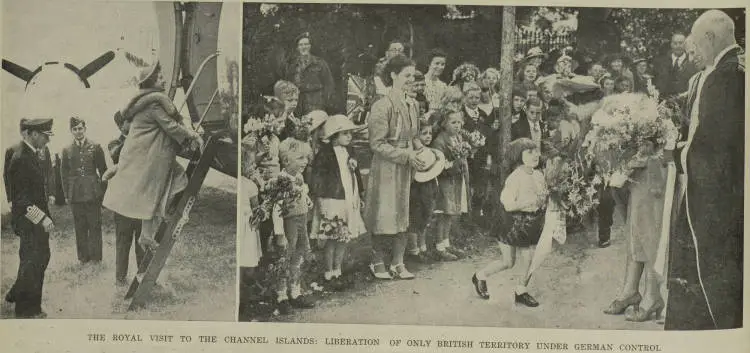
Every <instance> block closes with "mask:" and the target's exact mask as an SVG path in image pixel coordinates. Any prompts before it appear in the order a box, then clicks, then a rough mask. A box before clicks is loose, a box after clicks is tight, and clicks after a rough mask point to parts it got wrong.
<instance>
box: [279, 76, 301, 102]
mask: <svg viewBox="0 0 750 353" xmlns="http://www.w3.org/2000/svg"><path fill="white" fill-rule="evenodd" d="M273 95H274V96H276V98H278V99H281V100H284V99H286V98H287V97H295V96H299V88H297V86H296V85H295V84H294V83H291V82H289V81H284V80H279V81H276V84H274V85H273Z"/></svg>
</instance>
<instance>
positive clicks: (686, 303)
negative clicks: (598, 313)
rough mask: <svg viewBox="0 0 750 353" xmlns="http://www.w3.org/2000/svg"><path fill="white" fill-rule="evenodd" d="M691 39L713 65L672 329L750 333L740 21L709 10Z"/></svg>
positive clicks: (697, 127) (675, 272) (685, 160)
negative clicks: (745, 319)
mask: <svg viewBox="0 0 750 353" xmlns="http://www.w3.org/2000/svg"><path fill="white" fill-rule="evenodd" d="M690 38H691V40H692V41H693V42H694V43H695V48H696V51H697V54H698V56H699V57H701V58H702V59H703V61H705V62H706V63H707V64H708V66H707V67H706V69H705V70H704V71H702V72H700V73H699V74H698V76H697V77H696V79H694V81H693V82H694V86H695V88H694V89H692V88H691V90H690V96H689V97H688V104H687V106H688V109H689V116H690V126H689V130H688V136H687V141H686V146H685V147H684V149H683V152H682V154H681V156H680V157H681V162H682V166H683V169H684V171H685V177H686V179H687V182H686V184H687V185H686V186H685V188H684V189H682V190H683V191H684V193H685V195H684V197H683V198H682V199H681V201H680V202H679V203H678V204H677V205H676V207H677V209H676V211H675V214H676V217H675V219H674V222H673V224H672V232H671V238H670V246H669V250H670V264H669V282H668V283H669V300H668V304H669V305H668V307H667V318H666V323H665V329H667V330H706V329H730V328H738V327H742V295H743V294H742V275H743V273H742V271H743V257H742V256H743V254H742V249H743V245H744V244H743V242H744V236H743V225H744V218H743V213H744V191H745V189H744V158H745V143H744V140H745V139H744V132H745V118H744V113H745V100H744V99H745V70H744V64H743V60H741V59H740V58H739V56H740V55H741V53H742V49H741V48H740V47H739V46H738V45H737V44H736V43H735V37H734V22H733V21H732V19H731V18H730V17H729V16H727V15H726V14H725V13H724V12H722V11H718V10H709V11H706V12H705V13H703V14H702V15H701V16H700V17H699V18H698V19H697V20H696V21H695V23H694V24H693V28H692V31H691V34H690Z"/></svg>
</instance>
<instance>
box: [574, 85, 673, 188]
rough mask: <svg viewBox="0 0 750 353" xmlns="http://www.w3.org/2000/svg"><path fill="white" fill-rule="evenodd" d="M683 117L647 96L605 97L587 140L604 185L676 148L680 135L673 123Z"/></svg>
mask: <svg viewBox="0 0 750 353" xmlns="http://www.w3.org/2000/svg"><path fill="white" fill-rule="evenodd" d="M679 115H680V112H679V108H678V107H677V106H676V105H674V104H668V103H661V104H659V103H657V101H656V100H655V99H653V98H651V97H648V96H646V95H644V94H637V93H624V94H618V95H613V96H609V97H607V98H605V99H604V101H603V102H602V106H601V108H600V109H599V110H598V111H597V112H596V113H594V115H593V116H592V118H591V121H592V124H593V125H594V127H593V129H592V130H591V131H590V132H589V133H588V135H587V136H586V140H585V141H584V145H585V146H586V147H587V149H588V154H589V155H590V157H591V158H592V159H593V160H594V162H595V163H596V165H597V169H598V171H599V173H600V175H601V177H602V179H603V180H604V182H605V183H607V184H609V183H610V182H611V181H612V180H613V179H612V178H613V177H615V178H614V179H617V180H619V179H621V176H623V175H628V174H629V172H630V170H631V169H632V168H634V167H638V166H642V165H645V163H644V162H645V161H647V160H648V159H652V158H661V157H662V156H663V150H664V149H667V150H671V149H674V147H675V142H676V141H677V137H678V135H679V132H678V129H677V127H676V126H675V123H674V121H673V120H674V117H675V116H679ZM616 183H617V184H619V183H620V182H619V181H618V182H616Z"/></svg>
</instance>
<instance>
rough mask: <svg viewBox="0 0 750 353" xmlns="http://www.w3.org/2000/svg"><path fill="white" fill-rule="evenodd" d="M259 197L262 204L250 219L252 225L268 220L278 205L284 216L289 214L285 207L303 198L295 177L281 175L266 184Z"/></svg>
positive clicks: (254, 210) (254, 209)
mask: <svg viewBox="0 0 750 353" xmlns="http://www.w3.org/2000/svg"><path fill="white" fill-rule="evenodd" d="M259 196H260V197H259V198H260V200H261V203H260V205H258V206H256V207H255V208H253V216H252V217H251V218H250V224H252V225H257V224H259V223H261V222H263V221H265V220H267V219H268V218H269V217H270V216H271V214H272V213H273V206H274V205H276V204H278V203H281V205H282V207H281V212H282V215H283V214H284V212H287V210H288V209H287V208H286V207H284V205H289V204H291V203H293V202H294V201H296V200H298V199H299V198H300V197H302V187H301V186H300V185H298V184H297V182H296V180H295V178H294V177H293V176H291V175H289V174H286V173H279V174H278V175H276V176H274V177H272V178H270V179H269V180H267V181H266V182H265V183H264V185H263V187H262V189H261V190H260V195H259Z"/></svg>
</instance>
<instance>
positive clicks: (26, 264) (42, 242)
mask: <svg viewBox="0 0 750 353" xmlns="http://www.w3.org/2000/svg"><path fill="white" fill-rule="evenodd" d="M24 125H25V126H23V127H22V128H25V129H26V130H28V131H30V132H31V131H39V132H43V133H47V134H48V135H51V131H52V120H51V119H33V120H27V121H25V122H24ZM6 156H7V155H6ZM7 167H8V169H7V172H6V174H5V177H6V184H7V185H8V186H9V189H8V190H11V191H10V195H11V202H12V206H11V214H12V218H13V225H14V228H15V232H16V235H18V237H19V238H20V247H19V249H18V257H19V259H20V263H19V268H18V277H17V278H16V283H15V284H14V285H13V287H12V288H11V290H10V292H9V293H8V295H7V296H6V300H8V301H10V302H15V303H16V307H15V312H16V317H21V318H22V317H34V316H37V315H40V314H43V313H42V308H41V304H42V287H43V284H44V272H45V271H46V269H47V264H48V263H49V259H50V249H49V233H47V232H46V231H45V230H44V227H43V226H42V223H43V222H42V221H40V222H38V223H37V224H34V223H32V221H31V220H29V219H28V218H27V214H28V213H29V208H31V207H36V208H38V209H39V210H41V212H43V213H44V215H45V216H44V217H46V218H48V217H49V209H48V207H47V199H48V197H47V190H46V179H45V175H44V170H43V166H42V162H41V159H40V157H39V155H38V153H37V152H36V151H34V149H32V147H30V146H29V145H28V144H27V143H25V142H23V141H22V142H21V143H20V144H18V145H16V146H15V147H14V148H13V152H12V155H10V158H9V160H7Z"/></svg>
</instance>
